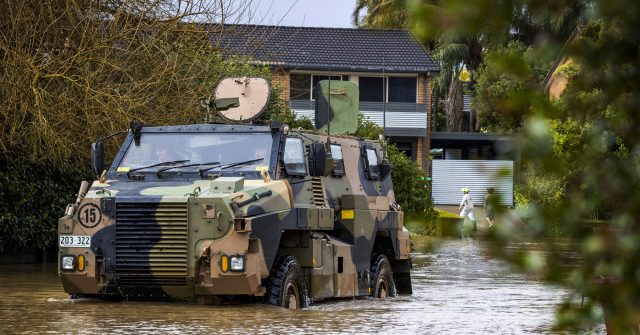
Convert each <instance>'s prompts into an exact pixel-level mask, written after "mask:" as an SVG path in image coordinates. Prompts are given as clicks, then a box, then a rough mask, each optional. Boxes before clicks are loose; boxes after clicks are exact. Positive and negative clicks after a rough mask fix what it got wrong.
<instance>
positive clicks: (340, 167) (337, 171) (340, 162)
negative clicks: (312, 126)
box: [329, 143, 346, 178]
mask: <svg viewBox="0 0 640 335" xmlns="http://www.w3.org/2000/svg"><path fill="white" fill-rule="evenodd" d="M334 147H337V148H338V149H339V150H340V159H336V158H335V157H334V156H333V148H334ZM329 149H330V150H331V158H333V159H334V160H335V161H336V166H335V167H334V168H333V172H332V175H333V176H334V177H338V178H342V177H343V176H344V175H345V174H346V169H345V165H344V155H343V153H342V145H341V144H340V143H331V144H330V145H329Z"/></svg>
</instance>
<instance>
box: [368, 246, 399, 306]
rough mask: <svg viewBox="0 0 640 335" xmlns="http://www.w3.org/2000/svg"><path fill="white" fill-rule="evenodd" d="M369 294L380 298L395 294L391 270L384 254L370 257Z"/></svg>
mask: <svg viewBox="0 0 640 335" xmlns="http://www.w3.org/2000/svg"><path fill="white" fill-rule="evenodd" d="M371 296H372V297H374V298H380V299H385V298H387V297H395V296H396V285H395V283H394V282H393V271H391V265H390V264H389V260H387V257H385V255H376V254H374V255H373V256H372V257H371Z"/></svg>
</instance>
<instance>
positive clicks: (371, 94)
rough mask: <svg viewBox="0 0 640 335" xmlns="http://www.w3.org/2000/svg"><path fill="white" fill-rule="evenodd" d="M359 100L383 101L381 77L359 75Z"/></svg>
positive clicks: (384, 93) (383, 93)
mask: <svg viewBox="0 0 640 335" xmlns="http://www.w3.org/2000/svg"><path fill="white" fill-rule="evenodd" d="M359 81H360V84H359V86H360V101H377V102H382V101H384V97H385V95H387V94H386V92H385V91H384V86H386V85H384V81H383V79H382V77H360V80H359Z"/></svg>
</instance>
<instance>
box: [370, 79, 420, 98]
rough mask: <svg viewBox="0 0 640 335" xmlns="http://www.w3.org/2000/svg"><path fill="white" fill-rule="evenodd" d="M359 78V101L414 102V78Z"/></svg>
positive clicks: (415, 90)
mask: <svg viewBox="0 0 640 335" xmlns="http://www.w3.org/2000/svg"><path fill="white" fill-rule="evenodd" d="M384 79H385V80H383V78H382V77H360V80H359V81H360V83H359V87H360V101H374V102H383V101H385V102H412V103H415V102H416V93H417V91H418V87H417V86H418V82H417V81H416V77H386V78H384Z"/></svg>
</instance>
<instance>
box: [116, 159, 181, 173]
mask: <svg viewBox="0 0 640 335" xmlns="http://www.w3.org/2000/svg"><path fill="white" fill-rule="evenodd" d="M186 162H189V160H188V159H183V160H179V161H168V162H161V163H156V164H151V165H147V166H143V167H139V168H135V169H131V170H129V171H128V172H127V177H128V176H129V174H130V173H131V172H136V171H140V170H144V169H148V168H152V167H156V166H163V165H173V164H180V163H186Z"/></svg>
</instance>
